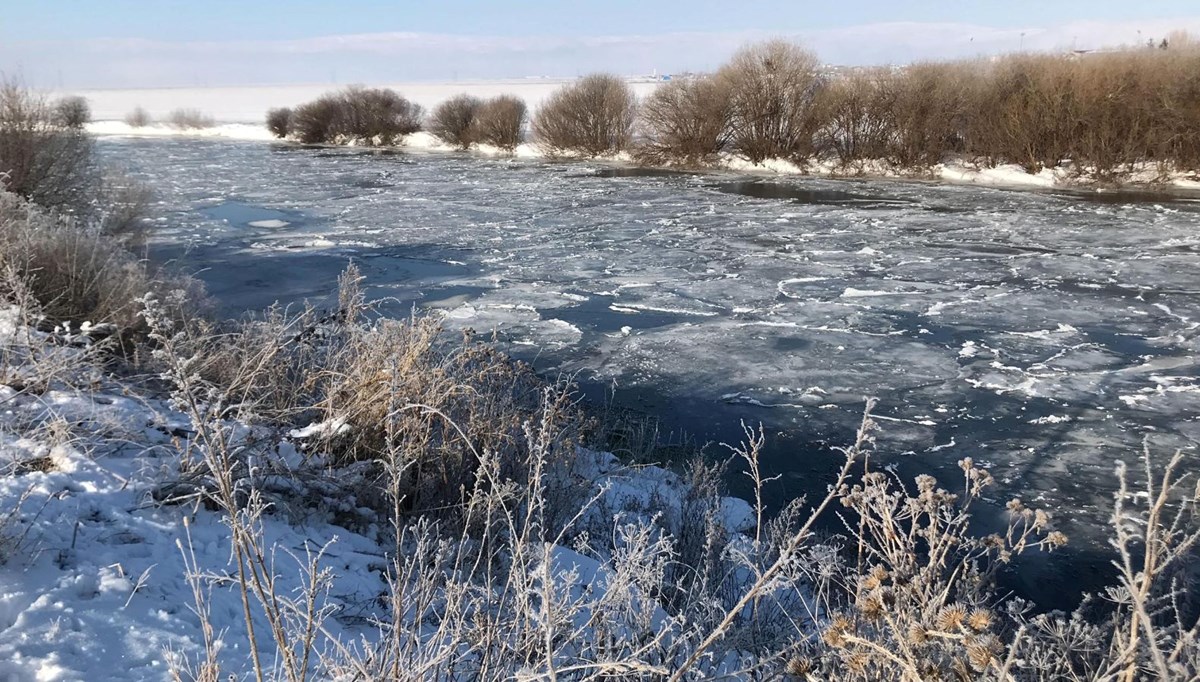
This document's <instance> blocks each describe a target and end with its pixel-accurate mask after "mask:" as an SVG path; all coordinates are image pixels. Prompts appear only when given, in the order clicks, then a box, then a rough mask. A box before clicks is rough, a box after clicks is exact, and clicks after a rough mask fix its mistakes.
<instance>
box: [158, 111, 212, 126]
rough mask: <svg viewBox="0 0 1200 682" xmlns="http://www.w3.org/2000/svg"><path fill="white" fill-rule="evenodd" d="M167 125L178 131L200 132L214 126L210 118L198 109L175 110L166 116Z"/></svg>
mask: <svg viewBox="0 0 1200 682" xmlns="http://www.w3.org/2000/svg"><path fill="white" fill-rule="evenodd" d="M167 123H168V124H169V125H170V126H171V127H172V128H178V129H180V130H200V129H203V128H211V127H213V126H214V125H216V121H214V120H213V117H212V116H209V115H208V114H205V113H204V112H202V111H200V110H199V109H175V110H174V111H172V112H171V113H169V114H167Z"/></svg>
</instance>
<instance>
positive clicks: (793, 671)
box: [783, 656, 812, 677]
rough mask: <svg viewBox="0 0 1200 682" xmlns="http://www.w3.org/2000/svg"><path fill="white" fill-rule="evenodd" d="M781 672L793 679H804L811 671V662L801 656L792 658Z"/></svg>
mask: <svg viewBox="0 0 1200 682" xmlns="http://www.w3.org/2000/svg"><path fill="white" fill-rule="evenodd" d="M783 670H784V672H785V673H787V674H788V675H791V676H793V677H804V676H805V675H807V674H808V673H809V671H810V670H812V661H810V660H808V659H807V658H805V657H803V656H793V657H792V658H791V660H789V661H788V662H787V665H786V666H784V669H783Z"/></svg>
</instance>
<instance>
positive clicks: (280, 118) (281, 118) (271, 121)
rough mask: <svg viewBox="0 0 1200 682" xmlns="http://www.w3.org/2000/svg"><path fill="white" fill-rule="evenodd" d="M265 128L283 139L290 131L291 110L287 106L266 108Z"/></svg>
mask: <svg viewBox="0 0 1200 682" xmlns="http://www.w3.org/2000/svg"><path fill="white" fill-rule="evenodd" d="M267 130H270V131H271V134H272V135H274V136H275V137H278V138H280V139H283V138H285V137H287V136H288V135H289V134H291V132H292V110H291V109H289V108H287V107H282V108H279V109H268V110H267Z"/></svg>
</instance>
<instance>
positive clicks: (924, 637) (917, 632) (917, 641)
mask: <svg viewBox="0 0 1200 682" xmlns="http://www.w3.org/2000/svg"><path fill="white" fill-rule="evenodd" d="M908 641H909V643H910V644H912V645H913V646H921V645H922V644H925V643H926V642H928V641H929V633H928V631H926V630H925V628H923V627H921V626H920V625H913V626H911V627H909V628H908Z"/></svg>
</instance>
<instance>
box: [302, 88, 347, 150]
mask: <svg viewBox="0 0 1200 682" xmlns="http://www.w3.org/2000/svg"><path fill="white" fill-rule="evenodd" d="M340 115H341V104H340V102H339V101H338V98H337V97H336V96H335V95H321V96H320V97H318V98H317V99H315V100H313V101H311V102H308V103H306V104H301V105H300V106H298V107H296V108H295V110H293V111H292V117H291V133H292V134H293V135H295V136H296V139H297V140H299V141H300V142H303V143H304V144H322V143H326V142H336V141H337V139H338V135H339V134H340V127H339V126H340V122H339V117H340Z"/></svg>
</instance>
